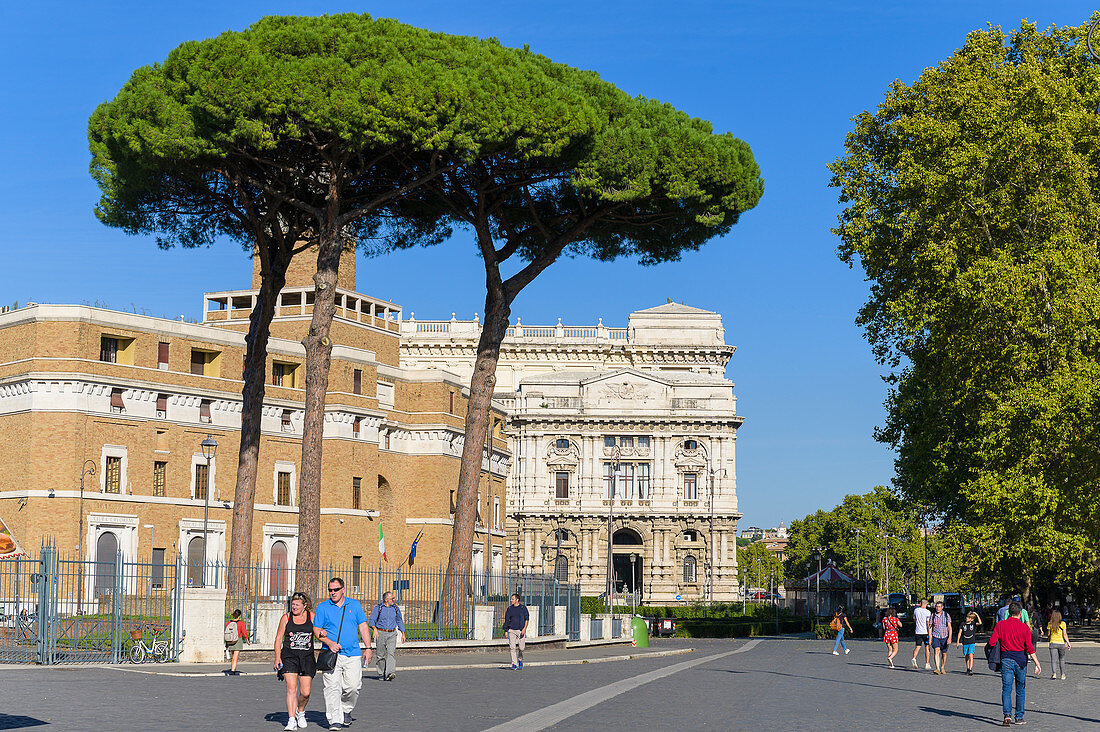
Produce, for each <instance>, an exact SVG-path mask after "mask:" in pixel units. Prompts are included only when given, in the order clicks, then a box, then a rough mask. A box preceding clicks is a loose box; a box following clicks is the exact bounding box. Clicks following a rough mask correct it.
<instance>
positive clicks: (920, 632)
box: [913, 597, 932, 669]
mask: <svg viewBox="0 0 1100 732" xmlns="http://www.w3.org/2000/svg"><path fill="white" fill-rule="evenodd" d="M931 617H932V611H931V610H929V609H928V598H926V597H922V598H921V599H920V607H918V608H915V609H914V610H913V621H914V623H916V628H914V629H913V640H914V641H915V643H916V646H915V647H914V648H913V668H917V654H918V653H920V648H921V646H924V668H925V669H931V668H932V664H931V660H932V658H931V655H930V654H929V652H928V644H929V642H930V641H931V633H932V631H931V629H930V628H929V625H928V620H929V619H930V618H931Z"/></svg>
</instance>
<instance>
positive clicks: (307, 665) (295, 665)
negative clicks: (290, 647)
mask: <svg viewBox="0 0 1100 732" xmlns="http://www.w3.org/2000/svg"><path fill="white" fill-rule="evenodd" d="M283 673H284V674H298V675H299V676H308V677H309V678H311V679H312V678H313V677H314V676H316V675H317V657H316V656H314V655H313V651H286V650H284V651H283Z"/></svg>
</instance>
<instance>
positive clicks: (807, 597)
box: [806, 562, 817, 624]
mask: <svg viewBox="0 0 1100 732" xmlns="http://www.w3.org/2000/svg"><path fill="white" fill-rule="evenodd" d="M812 566H813V565H812V564H811V563H810V562H806V615H807V616H809V614H810V609H811V605H810V568H811V567H812ZM816 621H817V613H816V612H814V622H815V624H816Z"/></svg>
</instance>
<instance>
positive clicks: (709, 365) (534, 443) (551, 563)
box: [401, 303, 743, 603]
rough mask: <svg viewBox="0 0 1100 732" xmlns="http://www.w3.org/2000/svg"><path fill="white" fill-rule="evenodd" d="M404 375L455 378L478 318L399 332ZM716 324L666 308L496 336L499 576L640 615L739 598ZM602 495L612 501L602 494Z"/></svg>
mask: <svg viewBox="0 0 1100 732" xmlns="http://www.w3.org/2000/svg"><path fill="white" fill-rule="evenodd" d="M401 329H402V335H403V337H402V339H401V363H402V364H403V365H405V366H406V367H408V368H412V369H422V368H434V369H438V370H440V371H446V372H454V373H458V374H460V375H461V378H462V380H463V381H464V382H465V381H467V380H468V379H469V376H470V373H471V371H472V367H473V361H474V355H475V346H476V344H477V339H478V336H479V333H480V323H479V322H478V320H477V319H476V317H475V319H474V320H470V321H459V320H457V319H455V318H454V317H453V316H452V319H451V320H450V321H418V320H416V319H415V317H410V318H409V319H407V320H405V321H403V322H402V324H401ZM724 336H725V333H724V329H723V327H722V319H721V316H720V315H719V314H717V313H713V312H709V311H706V310H701V309H699V308H693V307H690V306H687V305H681V304H678V303H668V304H666V305H661V306H658V307H654V308H649V309H646V310H640V311H637V312H634V313H632V314H631V315H630V318H629V321H628V326H627V327H626V328H608V327H606V326H604V325H603V323H602V321H601V322H599V323H598V324H596V325H594V326H584V327H575V326H565V325H563V324H562V323H561V322H560V321H559V322H558V323H557V324H556V325H553V326H524V325H522V324H521V323H520V322H518V321H517V323H516V325H515V326H513V327H511V328H509V330H508V334H507V337H506V339H505V341H504V343H503V346H502V350H501V355H500V364H499V367H498V369H497V392H496V394H495V397H496V400H497V403H498V404H499V405H500V406H501V408H502V409H504V410H505V411H507V413H508V415H509V417H508V422H507V432H508V436H509V444H510V446H511V452H512V454H513V456H514V464H513V469H512V470H511V471H510V473H509V477H508V534H509V566H510V567H511V568H513V569H518V570H522V571H530V570H534V571H538V570H540V569H541V570H545V571H547V572H553V573H554V574H555V575H557V576H558V577H559V578H561V579H566V580H568V581H570V582H579V583H580V584H581V591H582V593H584V594H588V595H596V594H600V593H602V592H604V591H605V587H606V583H607V577H608V573H609V567H608V564H609V562H608V521H609V513H610V515H611V517H612V532H611V533H612V541H613V549H612V562H611V565H612V566H611V573H612V574H613V576H614V578H615V585H616V588H615V589H616V592H623V591H626V592H631V591H633V592H636V593H637V595H638V597H639V599H641V600H643V601H646V602H656V603H660V602H676V601H677V600H694V599H700V598H713V599H715V600H730V599H734V598H738V597H739V587H738V582H737V542H736V537H737V521H738V519H739V518H740V517H741V514H740V513H738V510H737V480H736V462H735V450H734V446H735V442H736V439H737V430H738V428H739V427H740V425H741V423H742V421H743V420H742V417H740V416H739V415H738V414H737V410H736V398H735V396H734V394H733V384H732V382H730V381H729V380H727V379H726V378H725V376H724V373H725V369H726V366H727V364H728V362H729V360H730V358H731V357H732V355H733V352H734V348H733V347H732V346H729V345H727V344H726V343H725V337H724ZM612 486H614V492H613V493H612Z"/></svg>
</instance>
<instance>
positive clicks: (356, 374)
mask: <svg viewBox="0 0 1100 732" xmlns="http://www.w3.org/2000/svg"><path fill="white" fill-rule="evenodd" d="M351 393H352V394H362V393H363V370H362V369H355V370H354V371H352V372H351Z"/></svg>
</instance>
